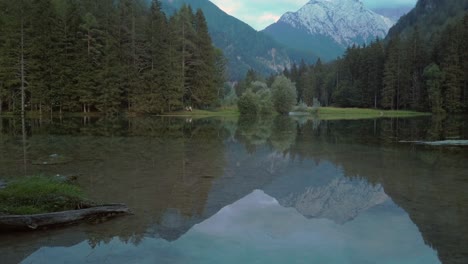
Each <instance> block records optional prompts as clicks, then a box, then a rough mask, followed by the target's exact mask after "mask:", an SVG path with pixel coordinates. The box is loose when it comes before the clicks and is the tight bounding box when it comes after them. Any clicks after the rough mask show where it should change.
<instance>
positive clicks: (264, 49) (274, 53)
mask: <svg viewBox="0 0 468 264" xmlns="http://www.w3.org/2000/svg"><path fill="white" fill-rule="evenodd" d="M147 1H148V0H147ZM161 2H162V4H163V10H166V13H167V14H170V13H172V12H174V11H175V10H178V9H179V8H180V7H181V6H183V5H185V4H186V5H190V6H192V7H193V8H200V9H201V10H203V12H204V14H205V16H206V21H207V23H208V28H209V32H210V35H211V38H212V39H213V44H214V45H215V46H216V47H218V48H220V49H221V50H222V51H223V53H224V55H225V56H226V58H227V59H228V67H227V68H228V74H229V76H228V77H229V79H230V80H233V81H237V80H239V79H241V78H242V77H243V76H244V75H245V74H246V72H247V71H248V70H249V69H255V70H256V71H258V72H260V73H262V74H270V73H277V72H281V71H282V70H283V69H284V67H289V66H290V64H291V60H294V59H297V58H298V57H305V58H307V59H309V58H310V62H314V61H315V60H316V58H317V57H316V56H313V55H312V54H310V53H303V52H299V51H296V50H293V49H287V48H286V47H283V46H282V45H280V44H279V43H277V42H276V41H274V40H273V38H271V37H270V36H268V35H267V34H265V33H263V32H257V31H256V30H255V29H253V28H252V27H250V26H249V25H247V24H246V23H244V22H242V21H240V20H238V19H237V18H235V17H232V16H230V15H228V14H226V13H225V12H224V11H222V10H221V9H220V8H218V7H217V6H216V5H215V4H213V3H212V2H211V1H209V0H162V1H161Z"/></svg>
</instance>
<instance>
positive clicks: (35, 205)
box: [0, 176, 88, 215]
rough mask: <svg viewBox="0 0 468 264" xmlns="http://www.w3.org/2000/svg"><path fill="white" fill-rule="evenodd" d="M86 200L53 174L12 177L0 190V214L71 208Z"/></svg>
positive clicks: (83, 195) (55, 210)
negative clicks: (49, 175)
mask: <svg viewBox="0 0 468 264" xmlns="http://www.w3.org/2000/svg"><path fill="white" fill-rule="evenodd" d="M84 202H87V203H88V200H87V199H86V197H85V194H84V192H83V191H82V190H81V189H80V188H79V187H78V186H75V185H73V184H70V183H67V182H64V181H62V180H60V179H58V178H57V177H46V176H32V177H25V178H20V179H16V180H13V181H11V182H9V183H8V184H7V185H6V187H3V188H1V189H0V214H12V215H27V214H40V213H50V212H57V211H65V210H73V209H76V208H77V207H78V206H79V205H80V204H82V203H84Z"/></svg>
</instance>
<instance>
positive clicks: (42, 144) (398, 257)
mask: <svg viewBox="0 0 468 264" xmlns="http://www.w3.org/2000/svg"><path fill="white" fill-rule="evenodd" d="M437 122H438V121H437V120H436V121H434V120H432V121H431V119H430V118H429V119H427V118H422V119H379V120H360V121H318V120H299V121H295V120H292V119H289V118H285V117H275V118H269V119H262V120H243V119H241V120H239V123H238V124H237V122H236V120H230V119H228V120H220V119H192V120H189V121H187V120H186V119H177V118H149V117H148V118H135V119H114V120H104V119H102V120H99V119H91V120H88V119H87V120H85V121H83V120H82V119H81V118H79V119H63V120H49V121H46V120H41V121H37V120H28V121H27V123H26V131H27V133H26V135H27V137H28V138H27V143H28V145H27V146H28V147H27V157H28V160H27V162H26V174H34V173H44V174H70V173H79V174H80V175H81V176H80V178H79V184H80V185H81V186H83V187H84V188H85V190H86V191H87V192H88V193H89V195H90V196H91V197H92V198H93V199H95V200H97V201H103V202H125V203H127V204H128V205H129V206H130V207H131V208H132V209H133V210H134V212H135V215H134V216H130V217H126V218H121V219H116V220H115V221H110V222H105V223H103V224H100V225H93V224H85V225H80V226H76V227H71V228H68V229H61V230H49V231H44V232H38V233H34V234H13V235H12V234H1V239H0V254H1V255H2V256H4V258H2V259H5V260H6V263H18V262H21V261H22V260H24V262H25V263H29V262H30V261H34V263H38V262H39V263H40V261H41V260H42V259H44V260H46V259H50V258H51V257H53V258H56V259H57V260H59V259H60V258H61V257H62V258H64V257H67V258H68V259H69V258H70V257H71V256H73V257H74V259H76V260H77V263H81V262H83V261H90V262H98V261H99V262H101V261H105V260H108V261H111V262H115V261H116V260H122V262H125V263H128V262H129V260H132V261H135V260H138V261H137V262H139V263H140V262H145V261H147V262H151V261H152V262H151V263H154V262H156V261H157V262H158V263H160V262H162V263H165V262H166V263H179V262H180V263H187V262H190V263H196V262H197V261H198V262H199V263H207V262H209V261H210V260H213V261H214V262H219V260H220V259H223V260H226V261H223V262H227V261H228V260H233V261H234V260H236V261H237V262H236V263H238V262H248V261H249V260H254V259H259V261H260V262H266V261H270V260H271V262H274V261H273V260H278V263H284V262H285V261H284V260H285V259H288V261H287V262H288V263H289V262H291V259H292V260H297V261H296V263H302V262H301V261H304V262H306V263H310V262H311V261H314V260H315V261H318V262H332V261H335V262H337V263H343V262H350V263H363V262H365V261H369V262H371V263H372V262H379V263H385V261H388V262H392V263H405V262H407V263H434V262H437V259H436V258H435V256H436V255H437V256H438V257H439V258H440V260H442V262H444V263H465V262H466V260H467V259H468V252H467V251H468V244H467V243H468V240H467V239H468V226H467V225H466V223H467V222H468V212H467V206H466V205H467V204H468V194H467V193H466V191H465V190H466V189H467V187H468V182H467V180H466V175H468V164H467V163H466V161H467V160H468V159H467V158H468V153H467V151H466V148H461V147H457V148H434V147H427V146H417V145H412V144H401V143H398V142H399V141H400V140H431V139H433V138H436V137H437V139H438V140H440V139H446V138H447V137H450V138H453V137H458V138H460V139H466V138H468V134H467V133H468V131H467V129H466V123H465V122H464V121H463V119H461V120H460V119H459V120H458V121H441V122H445V124H450V131H445V132H444V131H442V132H433V131H440V127H441V126H440V124H439V123H437ZM0 123H1V124H2V130H1V131H2V133H0V147H1V148H0V165H1V167H0V168H1V169H0V178H8V177H19V176H22V175H24V174H25V173H24V171H23V170H22V169H21V168H19V167H18V166H16V165H17V164H18V163H20V164H21V162H22V161H23V159H21V158H22V157H23V150H24V148H23V146H22V144H21V142H22V141H21V137H22V135H23V133H20V132H22V131H21V129H19V128H21V126H18V122H16V121H15V120H12V119H3V120H1V122H0ZM19 124H21V123H19ZM23 131H24V130H23ZM435 134H437V136H434V135H435ZM23 142H24V141H23ZM52 153H57V154H61V155H66V156H67V157H71V158H72V159H73V161H72V162H71V163H69V164H66V165H54V166H34V165H32V163H31V161H32V160H34V159H36V158H38V157H41V156H47V155H50V154H52ZM255 190H257V191H255ZM260 190H261V191H260ZM262 206H263V207H262ZM249 208H250V209H249ZM233 213H235V214H234V215H233ZM242 219H244V220H245V221H241V220H242ZM247 220H248V221H247ZM413 223H414V224H416V225H414V224H413ZM418 229H419V231H420V232H421V233H419V231H418ZM218 231H219V232H218ZM234 231H236V232H234ZM223 232H224V233H223ZM251 236H254V237H251ZM168 241H172V242H171V243H169V242H168ZM249 243H253V244H249ZM246 245H249V247H247V246H246ZM311 245H314V246H313V247H312V246H311ZM279 248H285V249H287V250H283V251H282V255H278V252H279V250H278V249H279ZM318 249H320V251H319V250H318ZM320 252H322V253H320ZM332 252H339V254H336V253H332ZM227 256H230V257H229V258H228V257H227ZM293 256H296V257H293ZM378 256H380V258H379V259H378V261H377V257H378ZM262 257H263V258H262ZM79 260H81V262H80V261H79ZM125 260H127V261H125ZM280 260H283V261H280ZM345 260H346V261H345ZM59 262H60V261H59Z"/></svg>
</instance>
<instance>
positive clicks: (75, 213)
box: [0, 204, 130, 231]
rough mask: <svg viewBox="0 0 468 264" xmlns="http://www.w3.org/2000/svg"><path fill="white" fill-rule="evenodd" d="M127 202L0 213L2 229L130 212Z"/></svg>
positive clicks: (28, 228)
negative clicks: (71, 208) (68, 208)
mask: <svg viewBox="0 0 468 264" xmlns="http://www.w3.org/2000/svg"><path fill="white" fill-rule="evenodd" d="M129 213H130V209H129V208H128V207H127V206H126V205H125V204H109V205H102V206H95V207H91V208H86V209H79V210H70V211H61V212H54V213H45V214H35V215H0V230H2V231H26V230H37V229H41V228H45V227H54V226H63V225H69V224H73V223H77V222H80V221H83V220H87V219H92V218H97V217H104V216H105V217H109V216H117V215H123V214H129Z"/></svg>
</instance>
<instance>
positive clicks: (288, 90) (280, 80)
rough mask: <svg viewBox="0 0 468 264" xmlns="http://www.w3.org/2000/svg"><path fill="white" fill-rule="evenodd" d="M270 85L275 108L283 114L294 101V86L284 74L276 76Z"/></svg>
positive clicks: (291, 106) (288, 110)
mask: <svg viewBox="0 0 468 264" xmlns="http://www.w3.org/2000/svg"><path fill="white" fill-rule="evenodd" d="M271 87H272V91H273V94H272V99H273V106H274V108H275V110H276V111H277V112H278V113H280V114H283V115H284V114H288V113H289V112H290V111H291V109H292V108H293V106H294V104H295V103H296V98H297V96H296V86H295V85H294V83H292V82H291V80H289V79H288V78H286V77H285V76H278V77H276V79H275V81H274V82H273V84H272V86H271Z"/></svg>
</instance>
